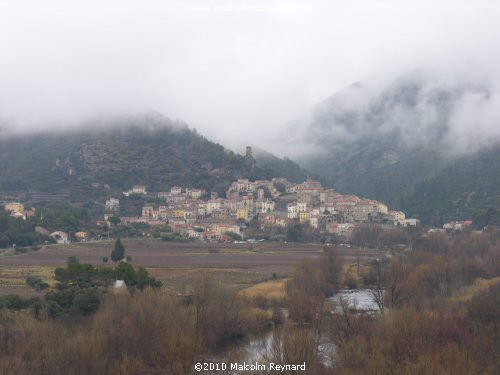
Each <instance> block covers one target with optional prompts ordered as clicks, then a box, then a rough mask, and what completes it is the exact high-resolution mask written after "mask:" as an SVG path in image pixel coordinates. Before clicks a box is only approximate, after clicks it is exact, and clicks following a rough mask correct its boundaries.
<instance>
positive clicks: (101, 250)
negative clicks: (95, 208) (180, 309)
mask: <svg viewBox="0 0 500 375" xmlns="http://www.w3.org/2000/svg"><path fill="white" fill-rule="evenodd" d="M123 243H124V245H125V248H126V255H127V256H130V257H131V258H132V263H133V264H134V265H140V266H144V267H146V268H147V269H148V271H149V272H150V274H151V275H152V276H154V277H156V278H158V279H160V280H161V281H162V282H163V283H164V285H165V287H167V288H169V289H173V290H176V291H182V290H183V289H185V288H186V287H188V286H189V283H190V280H192V278H193V277H194V276H195V275H197V274H199V272H200V270H204V271H206V272H210V273H213V274H215V275H216V276H217V277H218V278H219V279H221V281H222V282H223V283H225V284H229V285H232V286H235V287H237V288H238V289H244V288H246V287H250V286H252V285H255V284H257V283H260V282H264V281H268V280H271V279H273V278H282V277H285V276H287V275H289V274H290V273H291V272H292V270H293V269H294V267H295V266H296V265H297V264H298V263H300V262H301V261H303V260H306V259H314V258H316V257H317V256H318V255H319V254H320V253H321V252H322V251H323V248H322V246H321V245H320V244H298V243H273V242H261V243H254V244H248V243H245V244H230V243H220V244H219V243H201V242H188V243H178V242H165V241H156V240H151V239H125V240H124V241H123ZM112 248H113V242H112V241H99V242H88V243H76V244H70V245H49V246H45V247H42V248H41V249H40V250H38V251H29V252H26V253H23V254H16V253H15V252H6V253H3V254H2V256H0V294H8V293H9V294H10V293H17V294H23V295H29V294H31V293H34V292H32V291H31V289H30V288H28V287H27V286H26V285H25V279H26V277H27V276H34V275H35V276H41V277H42V278H43V279H44V280H46V281H47V282H48V283H49V284H50V283H51V282H52V280H53V270H54V268H55V267H58V266H63V265H64V264H65V263H66V261H67V259H68V257H70V256H75V257H77V258H78V259H79V261H80V262H81V263H90V264H93V265H102V264H103V258H104V257H106V256H107V257H109V255H110V253H111V250H112ZM338 250H339V252H340V254H341V255H342V256H343V259H344V261H345V262H346V263H352V262H354V261H356V259H359V258H361V259H370V258H375V257H380V256H381V253H380V252H378V251H373V250H366V249H355V248H350V249H347V248H339V249H338Z"/></svg>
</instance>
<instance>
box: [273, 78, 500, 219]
mask: <svg viewBox="0 0 500 375" xmlns="http://www.w3.org/2000/svg"><path fill="white" fill-rule="evenodd" d="M492 96H493V94H492V92H491V90H490V89H489V88H488V86H487V85H484V84H480V83H476V82H471V81H466V80H462V79H456V78H449V77H448V78H443V77H442V76H440V75H439V74H431V73H429V72H423V71H414V72H411V73H408V74H406V75H403V76H401V77H399V78H397V79H395V80H393V81H390V82H389V83H384V84H380V83H377V84H373V83H372V82H368V83H366V84H365V83H356V84H354V85H352V86H350V87H348V88H347V89H345V90H343V91H341V92H339V93H338V94H336V95H334V96H332V97H331V98H329V99H327V100H326V101H324V102H323V103H321V104H320V105H318V106H317V107H316V108H314V109H313V110H312V111H311V112H310V113H308V114H307V115H306V116H304V118H303V119H299V120H297V121H296V122H294V123H292V124H291V125H290V126H291V127H292V128H293V132H292V131H289V132H286V133H287V134H292V135H291V136H288V138H285V137H284V138H283V141H284V142H288V143H289V144H293V145H295V148H298V147H297V146H296V145H298V144H301V145H303V146H302V148H301V149H303V150H306V151H305V152H304V153H303V154H302V155H300V156H298V157H297V160H298V161H299V162H300V164H301V165H303V166H304V167H306V168H307V169H309V170H311V171H312V172H315V173H318V174H320V175H321V176H322V177H323V178H324V179H326V180H327V181H328V183H329V184H331V185H333V186H335V187H336V188H337V189H338V190H340V191H344V192H350V193H355V194H358V195H361V196H366V197H371V198H375V199H379V200H381V201H384V202H387V203H389V204H390V205H391V206H392V207H396V208H402V209H406V210H408V211H409V212H410V213H412V214H414V215H417V216H419V217H421V218H422V219H424V221H428V222H430V221H431V220H435V219H436V215H437V216H438V217H440V218H441V219H443V220H446V219H451V218H466V217H470V215H472V214H473V213H474V214H478V212H476V211H477V210H479V211H480V212H482V211H484V210H487V209H488V208H493V209H498V208H499V205H498V199H497V198H498V196H499V193H500V184H498V183H496V184H495V182H498V176H499V174H500V173H499V169H500V151H499V148H498V147H495V145H498V144H500V143H499V140H500V139H499V138H500V137H498V135H499V132H498V131H497V130H495V124H494V120H491V119H488V121H489V122H486V121H485V119H484V117H485V116H484V113H490V112H491V108H490V107H489V106H490V104H491V103H490V102H493V100H491V98H492ZM488 111H489V112H488ZM498 127H500V124H499V125H498ZM498 127H497V129H498ZM478 151H480V153H479V154H477V152H478ZM431 206H432V208H431ZM441 219H440V220H441Z"/></svg>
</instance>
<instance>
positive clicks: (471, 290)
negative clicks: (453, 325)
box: [450, 276, 500, 303]
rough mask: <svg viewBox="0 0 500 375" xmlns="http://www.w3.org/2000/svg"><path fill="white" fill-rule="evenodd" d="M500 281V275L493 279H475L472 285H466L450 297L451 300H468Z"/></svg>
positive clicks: (454, 301)
mask: <svg viewBox="0 0 500 375" xmlns="http://www.w3.org/2000/svg"><path fill="white" fill-rule="evenodd" d="M498 283H500V276H497V277H494V278H492V279H482V278H478V279H476V280H474V283H472V285H468V286H465V287H463V288H461V289H459V290H458V292H457V293H456V294H455V295H454V296H453V297H451V298H450V302H452V303H457V302H467V301H470V300H471V299H472V297H474V296H476V295H478V294H480V293H483V292H485V291H487V290H488V289H489V288H490V287H491V286H494V285H496V284H498Z"/></svg>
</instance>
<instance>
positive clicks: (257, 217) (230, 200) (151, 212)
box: [104, 178, 418, 241]
mask: <svg viewBox="0 0 500 375" xmlns="http://www.w3.org/2000/svg"><path fill="white" fill-rule="evenodd" d="M134 195H140V196H152V197H154V198H157V200H160V201H161V203H159V204H157V205H154V204H147V205H144V206H143V207H142V212H141V215H140V216H133V217H130V216H120V215H119V212H120V199H119V198H109V199H108V200H107V201H106V204H105V207H106V210H105V214H104V222H105V223H109V222H111V223H115V224H133V223H145V224H149V225H150V226H162V225H168V227H169V228H170V230H171V232H172V233H175V234H176V235H177V236H179V237H185V238H191V239H199V240H203V241H230V240H235V239H243V238H245V237H247V234H248V235H250V234H253V233H255V232H262V233H269V234H272V233H280V232H283V231H284V230H287V228H289V227H291V226H296V225H300V226H302V227H305V228H308V229H309V230H311V231H313V232H315V233H316V234H330V235H337V236H339V237H342V238H345V239H347V240H348V239H349V238H350V236H351V234H352V232H353V230H354V228H356V226H358V225H360V224H363V223H377V224H380V225H381V226H382V227H391V228H393V227H394V226H409V225H417V222H418V221H417V220H416V219H406V218H405V214H404V213H403V212H401V211H391V210H389V209H388V207H387V205H385V204H383V203H381V202H378V201H375V200H371V199H363V198H360V197H357V196H354V195H343V194H340V193H338V192H337V191H336V190H334V189H326V188H323V187H322V186H321V183H320V182H317V181H311V180H308V181H305V182H303V183H300V184H294V183H291V182H289V181H288V180H287V179H285V178H273V179H272V180H255V181H250V180H248V179H238V180H237V181H234V182H233V183H232V184H231V185H230V186H229V188H228V190H227V192H226V197H225V198H222V197H219V196H218V194H217V193H214V192H211V193H208V192H206V191H204V190H201V189H193V188H189V187H181V186H174V187H172V188H171V189H170V191H167V192H156V193H149V192H148V191H147V188H146V186H143V185H137V186H134V187H133V188H132V189H130V190H129V191H126V192H123V196H124V197H131V196H134Z"/></svg>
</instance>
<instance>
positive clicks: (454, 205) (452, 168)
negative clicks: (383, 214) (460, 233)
mask: <svg viewBox="0 0 500 375" xmlns="http://www.w3.org/2000/svg"><path fill="white" fill-rule="evenodd" d="M401 204H402V208H403V209H404V210H405V211H406V212H408V213H410V214H413V215H416V216H419V217H421V218H422V219H423V220H424V221H426V222H429V223H432V224H434V225H439V226H441V225H442V224H443V222H444V221H448V220H455V219H463V218H472V219H473V221H474V223H475V224H476V227H478V228H481V227H483V226H484V225H487V224H499V223H500V146H496V147H491V148H487V149H485V150H482V151H479V152H478V153H476V154H473V155H467V156H462V157H460V158H457V159H456V160H454V161H452V162H450V163H449V164H448V165H446V166H445V167H444V168H443V169H441V170H440V171H438V172H437V173H435V174H434V175H433V176H432V177H430V178H428V179H425V180H424V181H422V182H420V183H419V184H418V185H417V186H416V187H415V190H414V192H412V193H411V194H409V195H408V196H407V197H405V198H403V199H402V202H401Z"/></svg>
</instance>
